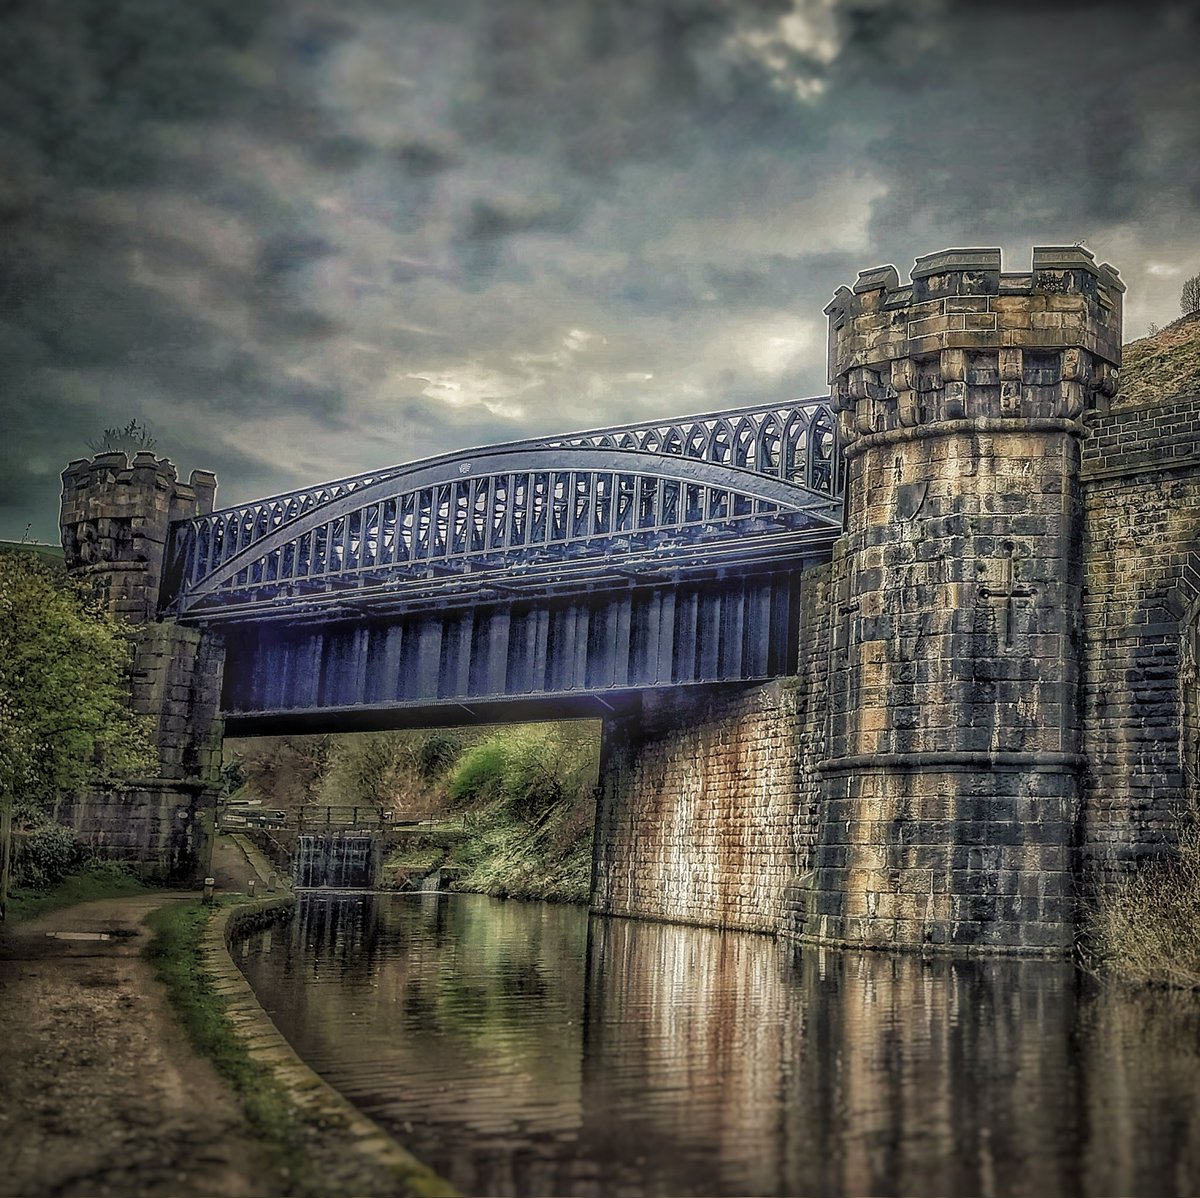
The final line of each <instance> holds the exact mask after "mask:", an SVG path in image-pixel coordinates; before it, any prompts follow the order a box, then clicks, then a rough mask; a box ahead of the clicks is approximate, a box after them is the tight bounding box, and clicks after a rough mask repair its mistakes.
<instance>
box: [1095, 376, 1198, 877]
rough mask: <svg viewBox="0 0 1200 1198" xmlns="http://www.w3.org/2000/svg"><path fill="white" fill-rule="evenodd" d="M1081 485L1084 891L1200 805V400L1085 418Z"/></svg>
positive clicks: (1153, 851)
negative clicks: (1087, 420) (1199, 670)
mask: <svg viewBox="0 0 1200 1198" xmlns="http://www.w3.org/2000/svg"><path fill="white" fill-rule="evenodd" d="M1083 480H1084V495H1085V510H1086V516H1085V565H1086V573H1085V579H1084V583H1085V595H1084V613H1085V623H1084V627H1085V630H1086V635H1085V638H1084V644H1083V657H1084V679H1085V681H1084V755H1085V758H1086V761H1087V771H1086V792H1085V805H1084V821H1083V828H1082V834H1081V842H1082V844H1081V847H1082V863H1081V864H1082V871H1081V872H1082V875H1083V878H1082V880H1083V884H1084V885H1085V886H1086V887H1088V888H1089V889H1091V888H1095V887H1105V886H1108V885H1111V884H1112V882H1113V881H1114V880H1115V879H1116V878H1117V877H1118V876H1119V875H1120V874H1121V873H1123V872H1124V871H1125V870H1127V869H1128V868H1129V867H1130V866H1131V865H1132V864H1133V863H1134V862H1136V861H1138V860H1140V859H1142V858H1145V857H1148V856H1151V857H1152V856H1157V855H1159V854H1161V853H1163V852H1165V851H1169V850H1170V848H1171V846H1172V845H1173V844H1174V843H1175V840H1176V838H1177V836H1178V833H1179V828H1180V822H1181V820H1180V817H1181V816H1190V815H1192V814H1193V813H1194V812H1195V811H1196V810H1197V806H1198V804H1200V783H1198V775H1200V693H1198V692H1200V682H1198V681H1197V665H1196V663H1197V627H1198V625H1200V394H1192V395H1183V396H1175V397H1173V398H1170V399H1164V400H1160V401H1157V402H1154V403H1149V404H1140V405H1138V406H1136V407H1128V408H1125V407H1118V406H1116V405H1114V408H1113V410H1112V411H1110V412H1109V413H1107V414H1106V415H1102V416H1097V417H1095V418H1094V419H1093V420H1092V421H1091V436H1090V437H1089V438H1088V440H1087V441H1086V442H1085V444H1084V467H1083Z"/></svg>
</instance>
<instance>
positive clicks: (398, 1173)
mask: <svg viewBox="0 0 1200 1198" xmlns="http://www.w3.org/2000/svg"><path fill="white" fill-rule="evenodd" d="M294 907H295V899H294V898H292V897H291V896H290V895H288V896H283V897H279V898H270V899H263V900H260V901H256V902H246V903H239V904H237V905H236V906H232V907H225V908H222V909H220V910H218V911H217V913H216V914H215V915H214V917H213V918H212V919H211V920H210V921H209V924H208V927H207V928H206V929H205V933H204V940H203V943H202V952H203V957H204V963H205V969H206V971H207V973H208V975H209V978H210V979H211V981H212V982H213V983H214V985H215V987H216V988H217V990H218V992H219V993H221V994H222V995H223V996H224V997H225V999H226V1002H227V1004H228V1005H227V1008H226V1014H227V1016H228V1018H229V1020H230V1022H231V1023H232V1024H233V1025H234V1027H235V1029H236V1033H235V1034H236V1035H237V1036H238V1037H239V1038H240V1039H241V1040H242V1042H243V1044H244V1045H245V1048H246V1051H247V1052H248V1053H249V1055H250V1056H251V1057H252V1058H253V1059H254V1060H255V1061H258V1062H259V1063H261V1064H263V1065H265V1066H267V1067H268V1068H269V1069H270V1070H271V1072H272V1073H273V1075H274V1076H275V1078H276V1080H277V1081H278V1082H279V1083H280V1085H281V1086H282V1087H283V1089H284V1091H285V1093H286V1094H287V1097H288V1100H289V1102H290V1103H291V1104H292V1106H293V1108H294V1109H295V1110H296V1112H297V1115H298V1116H299V1118H301V1119H302V1120H303V1121H304V1122H305V1123H306V1124H309V1125H312V1126H315V1127H318V1128H322V1127H324V1128H329V1127H336V1128H337V1129H338V1136H339V1141H340V1142H341V1144H342V1146H343V1147H344V1148H345V1150H346V1151H349V1152H353V1153H355V1154H357V1155H358V1156H359V1157H360V1158H361V1159H363V1162H364V1165H366V1166H369V1167H371V1168H372V1170H373V1171H377V1172H381V1173H383V1174H385V1175H387V1176H388V1177H390V1178H391V1179H393V1180H394V1182H395V1188H394V1189H392V1188H389V1189H388V1191H387V1193H388V1194H389V1195H391V1194H395V1195H398V1196H400V1195H403V1196H408V1195H411V1196H413V1198H426V1196H428V1198H440V1196H443V1195H444V1196H447V1198H452V1196H456V1195H457V1194H458V1191H457V1190H455V1189H454V1188H453V1187H452V1186H451V1185H450V1184H449V1182H447V1181H445V1180H444V1179H443V1178H441V1177H439V1176H438V1175H437V1174H436V1173H434V1172H433V1170H432V1169H430V1168H429V1167H428V1166H427V1165H424V1164H422V1163H421V1162H420V1161H419V1160H417V1158H416V1157H415V1156H413V1155H412V1153H410V1152H409V1151H408V1150H407V1149H406V1148H404V1147H402V1146H401V1145H400V1144H399V1143H397V1141H396V1140H394V1139H393V1138H392V1136H391V1135H390V1134H389V1133H388V1132H386V1131H385V1130H384V1129H383V1128H382V1127H380V1126H379V1124H378V1123H376V1122H375V1121H374V1120H373V1119H371V1118H369V1117H368V1116H366V1115H364V1114H363V1113H362V1112H361V1111H360V1110H358V1108H357V1107H355V1106H354V1105H353V1104H352V1103H351V1102H350V1101H349V1100H348V1099H347V1098H345V1097H344V1096H343V1095H341V1094H339V1093H338V1092H337V1091H336V1090H335V1089H334V1088H333V1087H332V1086H331V1085H329V1083H328V1082H326V1081H325V1080H324V1079H323V1078H322V1077H320V1076H318V1074H316V1073H315V1072H313V1070H312V1069H310V1068H309V1067H308V1065H306V1064H305V1063H304V1062H303V1061H302V1060H301V1059H300V1057H299V1056H298V1055H297V1054H296V1051H295V1049H293V1048H292V1046H291V1045H290V1044H289V1043H288V1042H287V1040H286V1039H285V1038H284V1037H283V1035H282V1033H281V1032H280V1031H279V1029H278V1028H277V1027H276V1026H275V1024H274V1023H273V1022H272V1020H271V1017H270V1016H269V1015H268V1014H267V1013H266V1011H265V1010H263V1007H262V1005H261V1004H260V1003H259V1001H258V998H257V997H256V996H255V993H254V991H253V989H252V988H251V986H250V983H249V982H248V981H247V980H246V978H245V975H244V974H243V973H242V971H241V970H240V969H239V968H238V967H237V964H236V963H235V962H234V959H233V956H232V954H231V952H230V945H231V944H233V943H234V942H236V941H237V940H238V939H239V938H240V937H241V936H242V935H246V934H249V933H250V932H251V931H253V930H254V929H256V928H261V927H266V926H268V925H270V924H272V923H277V922H280V921H282V920H285V919H287V918H288V917H289V916H290V915H291V913H292V911H293V909H294Z"/></svg>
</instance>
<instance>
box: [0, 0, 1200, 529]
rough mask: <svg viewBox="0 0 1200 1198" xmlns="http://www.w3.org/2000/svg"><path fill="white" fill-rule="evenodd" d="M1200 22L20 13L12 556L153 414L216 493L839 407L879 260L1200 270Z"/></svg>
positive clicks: (263, 6)
mask: <svg viewBox="0 0 1200 1198" xmlns="http://www.w3.org/2000/svg"><path fill="white" fill-rule="evenodd" d="M1198 10H1200V6H1198V5H1196V4H1195V3H1192V2H1189V0H1184V2H1179V3H1161V4H1157V3H1152V2H1150V0H1141V2H1138V3H1135V2H1133V0H1129V2H1127V3H1126V2H1114V3H1102V2H1097V0H1091V2H1087V3H1068V2H1065V0H1058V2H1055V0H1038V2H1037V3H1020V2H1017V0H1006V2H1000V0H996V2H988V0H961V2H956V0H891V2H889V0H428V2H426V0H403V2H401V0H392V2H385V0H374V2H371V0H254V2H253V3H249V2H247V0H187V2H186V3H184V2H182V0H16V2H15V4H14V3H12V2H10V3H9V4H8V5H6V6H5V17H4V28H3V36H2V37H0V225H2V227H0V422H2V431H3V437H2V439H0V453H2V454H3V461H2V463H0V538H4V537H8V538H19V537H20V536H21V535H22V534H23V533H24V532H25V530H26V526H27V525H28V526H30V527H29V532H30V535H31V536H32V537H34V538H35V539H41V540H56V539H57V519H56V518H57V505H58V499H57V496H58V489H59V479H58V475H59V472H60V471H61V469H62V467H63V466H64V465H65V464H66V462H67V461H68V460H69V459H71V458H74V457H80V456H84V455H85V454H86V453H87V452H88V449H87V443H88V441H89V440H94V439H95V438H96V437H97V436H98V435H99V433H100V432H101V430H103V429H104V428H105V427H109V426H112V425H115V424H124V423H126V422H128V421H129V420H130V419H131V418H138V419H139V420H144V421H148V422H149V423H150V425H151V426H152V429H153V431H154V433H155V435H156V436H157V439H158V446H157V450H158V452H159V453H163V454H166V455H167V456H169V457H171V458H172V459H173V460H174V461H175V462H176V463H177V464H178V465H179V466H180V467H181V469H182V470H184V471H187V470H190V469H191V468H192V467H193V466H205V467H208V468H211V469H214V470H216V471H217V473H218V475H219V477H220V480H221V490H220V492H219V496H218V498H219V500H220V501H223V502H227V503H233V502H237V501H240V500H243V499H248V498H252V497H254V496H256V495H260V494H265V493H269V492H272V491H277V490H281V489H284V488H287V487H291V486H295V485H300V484H303V483H305V482H316V481H319V480H321V479H327V478H332V477H337V476H339V475H343V474H347V473H352V472H354V471H357V470H364V469H369V468H372V467H378V466H382V465H385V464H391V463H395V462H400V461H404V460H407V459H410V458H414V457H421V456H425V455H427V454H430V453H435V452H439V451H442V450H447V449H453V448H458V447H465V446H469V445H478V444H481V443H486V442H490V441H494V440H497V439H510V438H513V437H519V436H524V435H532V434H537V433H548V432H553V431H565V430H569V429H574V428H580V427H589V426H595V425H598V424H608V423H615V422H618V421H624V420H628V419H635V418H642V417H650V416H664V417H665V416H673V415H682V414H685V413H689V412H696V411H707V410H711V409H716V408H720V407H727V406H734V405H737V404H743V403H748V402H755V401H759V400H763V401H766V400H771V399H776V398H782V397H793V396H805V395H814V394H819V393H821V391H822V390H823V389H824V380H825V360H824V336H825V333H824V318H823V316H822V314H821V309H822V307H823V306H824V304H825V303H826V302H827V301H828V298H829V296H830V294H831V293H832V292H833V290H834V289H835V288H836V287H837V286H838V285H839V284H841V283H844V282H852V281H853V280H854V277H855V276H856V274H857V272H858V271H859V270H862V269H865V268H867V267H870V266H875V265H878V264H880V263H883V262H894V263H896V264H897V265H898V266H899V267H900V269H901V271H902V273H903V272H904V271H905V270H906V269H907V268H908V266H910V265H911V263H912V259H913V258H914V257H915V256H917V255H919V254H924V253H928V252H930V251H932V250H936V249H941V248H944V247H947V246H952V245H984V246H988V245H999V246H1001V247H1002V248H1003V250H1004V251H1005V260H1006V265H1007V267H1008V269H1021V268H1022V267H1023V266H1024V265H1025V264H1026V263H1027V261H1028V253H1029V248H1030V246H1031V245H1033V244H1063V243H1066V244H1071V243H1074V242H1076V241H1078V240H1080V239H1082V240H1084V242H1085V244H1086V245H1087V246H1088V247H1089V248H1090V249H1091V250H1092V251H1093V252H1094V253H1095V254H1096V257H1097V258H1098V259H1099V260H1108V261H1111V262H1113V263H1114V264H1115V265H1116V266H1118V267H1119V269H1120V270H1121V272H1122V274H1123V276H1124V278H1125V279H1126V281H1127V283H1128V286H1129V292H1128V295H1127V308H1126V339H1127V340H1129V339H1132V338H1134V337H1137V336H1141V335H1142V334H1143V333H1144V332H1145V330H1146V327H1147V326H1148V325H1149V323H1150V322H1152V321H1153V322H1156V323H1159V324H1162V323H1166V322H1168V321H1170V320H1171V319H1173V318H1174V317H1175V316H1176V315H1177V314H1178V296H1179V290H1180V286H1181V284H1182V282H1183V279H1184V278H1186V277H1187V276H1188V275H1190V274H1194V273H1195V272H1196V271H1198V270H1200V120H1198V119H1197V114H1198V113H1200V70H1198V68H1197V63H1198V62H1200V16H1198Z"/></svg>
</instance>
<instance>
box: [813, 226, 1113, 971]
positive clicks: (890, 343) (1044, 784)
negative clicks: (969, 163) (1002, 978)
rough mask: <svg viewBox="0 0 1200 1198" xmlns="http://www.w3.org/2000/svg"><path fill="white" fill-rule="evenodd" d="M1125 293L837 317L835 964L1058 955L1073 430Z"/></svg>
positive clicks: (1015, 287)
mask: <svg viewBox="0 0 1200 1198" xmlns="http://www.w3.org/2000/svg"><path fill="white" fill-rule="evenodd" d="M1121 290H1122V288H1121V285H1120V282H1119V280H1118V279H1117V278H1116V275H1115V272H1113V271H1112V269H1111V268H1110V267H1107V266H1102V267H1099V268H1097V267H1096V266H1095V265H1094V264H1093V262H1092V260H1091V256H1090V255H1089V254H1087V253H1086V251H1083V250H1078V249H1067V250H1061V249H1052V250H1046V249H1041V250H1035V251H1034V261H1033V271H1032V273H1029V274H1001V271H1000V254H999V251H996V250H960V251H946V252H944V253H941V254H934V255H929V256H928V257H926V258H923V259H919V260H918V262H917V266H916V268H915V269H914V270H913V272H912V283H911V285H906V286H901V285H900V283H899V280H898V278H897V276H896V272H895V271H894V270H893V269H891V268H881V269H879V270H876V271H868V272H865V273H864V274H863V275H861V276H860V278H859V282H858V285H857V286H856V287H855V289H854V291H853V292H850V291H849V290H847V289H845V288H843V289H842V290H841V291H839V293H838V295H837V297H835V300H834V302H833V303H832V304H831V305H830V307H829V309H827V311H828V313H829V316H830V338H831V342H830V374H831V382H832V387H833V402H834V406H835V407H837V408H838V409H839V410H840V411H841V413H842V415H841V431H842V436H843V440H844V443H845V445H846V456H847V476H846V477H847V495H848V501H847V502H848V524H847V533H846V535H845V537H843V538H842V540H841V542H840V543H839V546H838V553H837V555H836V557H835V563H834V571H835V573H834V585H835V592H834V594H835V604H836V607H837V625H836V629H835V633H834V654H833V664H832V669H831V677H830V695H831V700H830V735H829V754H828V759H827V760H826V761H825V762H823V763H822V765H821V770H822V772H823V773H824V775H825V789H824V792H823V796H822V810H821V820H820V828H821V837H820V842H819V844H818V846H817V850H816V860H815V869H814V874H813V884H812V887H811V889H810V890H809V892H808V895H807V902H806V904H805V906H804V909H803V911H802V912H801V914H800V916H799V918H798V919H797V921H796V925H795V930H796V932H797V934H798V935H800V936H803V937H805V938H812V939H817V940H821V941H825V942H830V941H832V942H851V943H862V944H868V945H873V946H880V947H890V946H896V947H908V948H915V947H921V948H939V947H940V948H946V949H949V950H951V951H956V952H964V951H974V950H980V951H1010V950H1015V951H1028V952H1052V953H1058V952H1064V951H1067V950H1068V949H1069V946H1070V944H1071V940H1072V935H1073V916H1074V913H1073V892H1072V862H1071V855H1070V851H1071V839H1072V834H1073V830H1074V827H1075V823H1076V818H1077V812H1078V806H1079V791H1078V788H1079V781H1078V773H1079V766H1080V763H1081V759H1080V755H1079V752H1080V745H1079V728H1078V715H1077V696H1078V680H1079V679H1078V666H1077V658H1078V644H1079V642H1080V638H1081V620H1082V608H1081V564H1080V544H1081V526H1082V500H1081V491H1080V486H1079V465H1080V449H1079V444H1080V439H1081V437H1082V435H1083V433H1084V428H1083V425H1082V423H1081V422H1080V417H1081V416H1082V414H1083V412H1084V411H1085V410H1086V409H1087V407H1088V406H1089V404H1090V403H1092V402H1094V397H1095V395H1096V393H1097V392H1108V393H1111V391H1112V389H1113V386H1114V383H1115V377H1114V373H1113V367H1114V365H1115V363H1116V362H1117V360H1118V358H1119V352H1120V349H1119V347H1120V293H1121Z"/></svg>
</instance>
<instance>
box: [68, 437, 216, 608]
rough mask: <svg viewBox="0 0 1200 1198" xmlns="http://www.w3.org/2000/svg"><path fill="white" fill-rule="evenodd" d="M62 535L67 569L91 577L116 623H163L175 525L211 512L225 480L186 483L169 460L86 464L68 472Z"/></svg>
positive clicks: (118, 458) (206, 474)
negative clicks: (162, 598)
mask: <svg viewBox="0 0 1200 1198" xmlns="http://www.w3.org/2000/svg"><path fill="white" fill-rule="evenodd" d="M62 480H63V492H62V515H61V520H60V529H61V533H62V546H63V552H64V554H65V555H66V563H67V568H68V569H70V570H72V571H75V572H77V573H80V574H83V575H84V576H85V577H88V578H89V580H90V582H91V587H92V591H93V593H94V595H95V596H96V597H97V598H98V599H101V600H102V601H104V602H105V603H106V605H107V606H108V608H109V610H110V611H111V612H112V613H113V614H114V615H120V616H124V617H125V618H127V619H130V620H132V621H134V622H135V623H142V622H145V621H147V620H153V619H155V617H156V615H157V611H158V594H159V588H160V586H161V584H162V577H163V569H164V559H165V555H166V551H167V538H168V536H169V534H170V526H171V523H172V522H173V521H175V520H185V519H189V518H191V517H193V516H199V515H203V514H205V513H206V512H211V511H212V508H213V499H214V497H215V495H216V490H217V479H216V475H214V474H213V473H212V472H211V471H209V470H193V471H192V473H191V477H190V478H189V480H188V481H187V482H186V483H185V482H180V481H179V477H178V474H177V472H176V470H175V466H174V464H173V463H172V462H170V461H169V460H168V459H167V458H159V457H156V456H155V455H154V454H153V453H149V452H143V453H138V454H136V455H135V456H134V459H133V461H132V463H131V462H130V461H129V459H128V457H127V456H126V455H125V453H124V452H121V451H117V452H114V453H101V454H97V455H96V457H94V458H80V459H77V460H76V461H73V462H71V463H70V465H69V466H68V467H67V468H66V470H65V471H64V472H63V476H62Z"/></svg>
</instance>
